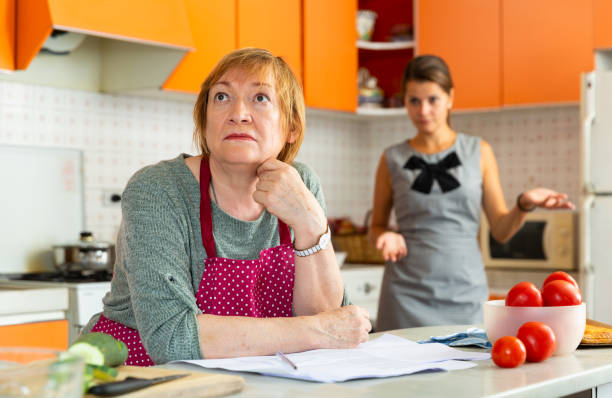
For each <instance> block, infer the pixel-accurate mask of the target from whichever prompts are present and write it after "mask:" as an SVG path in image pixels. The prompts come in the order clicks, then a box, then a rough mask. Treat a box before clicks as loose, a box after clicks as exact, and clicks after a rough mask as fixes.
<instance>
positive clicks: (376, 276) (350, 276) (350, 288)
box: [341, 265, 385, 324]
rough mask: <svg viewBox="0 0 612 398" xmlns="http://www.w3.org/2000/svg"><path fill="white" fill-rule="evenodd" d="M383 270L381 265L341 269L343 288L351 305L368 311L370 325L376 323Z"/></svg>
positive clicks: (353, 266)
mask: <svg viewBox="0 0 612 398" xmlns="http://www.w3.org/2000/svg"><path fill="white" fill-rule="evenodd" d="M384 269H385V268H384V266H381V265H370V266H367V265H364V266H357V265H345V266H344V267H343V268H342V269H341V273H342V279H343V280H344V286H345V288H346V290H347V292H348V294H349V297H350V299H351V301H352V303H353V304H355V305H358V306H360V307H364V308H365V309H367V310H368V312H369V313H370V319H371V320H372V324H375V323H376V314H377V310H378V297H379V296H380V287H381V284H382V277H383V272H384Z"/></svg>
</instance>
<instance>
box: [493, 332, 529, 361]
mask: <svg viewBox="0 0 612 398" xmlns="http://www.w3.org/2000/svg"><path fill="white" fill-rule="evenodd" d="M525 358H527V351H526V349H525V345H524V344H523V342H522V341H521V340H519V339H518V338H516V337H514V336H504V337H501V338H499V339H497V341H496V342H495V344H493V348H492V349H491V359H493V362H495V364H496V365H497V366H499V367H501V368H516V367H517V366H520V365H522V364H523V363H524V362H525Z"/></svg>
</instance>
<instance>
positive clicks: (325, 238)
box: [319, 231, 331, 249]
mask: <svg viewBox="0 0 612 398" xmlns="http://www.w3.org/2000/svg"><path fill="white" fill-rule="evenodd" d="M330 241H331V233H329V231H327V233H325V234H323V236H321V239H319V246H321V249H325V248H327V246H328V245H329V242H330Z"/></svg>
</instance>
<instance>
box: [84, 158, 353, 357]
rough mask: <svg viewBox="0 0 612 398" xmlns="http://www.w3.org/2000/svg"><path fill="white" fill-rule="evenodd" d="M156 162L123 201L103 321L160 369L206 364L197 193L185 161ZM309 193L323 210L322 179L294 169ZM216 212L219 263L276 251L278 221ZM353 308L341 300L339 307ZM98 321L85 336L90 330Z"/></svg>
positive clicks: (132, 184)
mask: <svg viewBox="0 0 612 398" xmlns="http://www.w3.org/2000/svg"><path fill="white" fill-rule="evenodd" d="M186 157H189V155H185V154H182V155H179V156H178V157H177V158H175V159H171V160H167V161H162V162H159V163H157V164H155V165H152V166H147V167H145V168H143V169H141V170H140V171H138V172H137V173H136V174H135V175H134V176H133V177H132V178H131V179H130V181H129V182H128V184H127V186H126V188H125V190H124V192H123V196H122V200H121V202H122V203H121V209H122V215H123V217H122V221H121V226H120V228H119V234H118V236H117V259H116V262H115V268H114V276H113V280H112V282H111V290H110V292H108V293H107V294H106V296H105V297H104V299H103V303H104V312H103V313H104V315H105V316H106V317H107V318H109V319H112V320H114V321H116V322H119V323H122V324H124V325H126V326H128V327H130V328H133V329H137V330H138V332H139V333H140V337H141V339H142V342H143V344H144V347H145V348H146V350H147V352H148V354H149V355H150V356H151V359H153V361H154V362H155V363H157V364H160V363H166V362H169V361H173V360H179V359H201V358H203V355H202V352H201V350H200V343H199V334H198V332H199V330H198V324H197V321H196V315H197V314H201V313H202V312H201V311H200V309H199V308H198V306H197V304H196V300H195V294H196V292H197V291H198V287H199V285H200V280H201V278H202V273H203V271H204V259H205V258H206V251H205V250H204V247H203V245H202V233H201V230H200V187H199V184H198V182H197V181H196V179H195V177H194V176H193V174H192V173H191V171H190V170H189V169H188V168H187V166H186V165H185V161H184V159H185V158H186ZM293 166H294V167H295V169H296V170H297V171H298V172H299V174H300V176H301V177H302V180H303V181H304V183H305V184H306V186H307V187H308V189H309V190H310V191H311V192H312V193H313V194H314V196H315V197H316V198H317V200H318V202H319V203H320V204H321V206H322V207H323V210H324V211H325V210H326V207H325V202H324V198H323V191H322V189H321V183H320V181H319V178H318V176H317V175H316V174H315V173H314V171H312V170H311V169H310V168H309V167H308V166H306V165H304V164H302V163H298V162H294V163H293ZM211 204H212V213H213V214H212V216H213V234H214V237H215V246H216V249H217V256H218V257H226V258H235V259H244V260H246V259H254V258H258V257H259V251H260V250H262V249H264V248H268V247H272V246H277V245H279V235H278V222H277V218H276V217H275V216H273V215H272V214H270V213H268V212H267V211H265V210H264V212H263V213H262V215H261V216H260V217H259V218H258V219H257V220H255V221H242V220H238V219H236V218H234V217H232V216H230V215H229V214H227V213H225V212H224V211H223V210H221V209H220V208H219V207H218V206H217V205H216V203H215V202H214V201H211ZM346 304H348V296H347V295H346V292H345V295H344V299H343V303H342V305H346ZM99 317H100V314H96V315H95V316H94V317H93V318H92V319H91V320H90V321H89V323H88V325H87V326H85V328H84V329H83V333H87V332H89V331H90V330H91V328H92V327H93V325H94V324H95V323H96V322H97V320H98V319H99Z"/></svg>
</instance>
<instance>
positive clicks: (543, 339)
mask: <svg viewBox="0 0 612 398" xmlns="http://www.w3.org/2000/svg"><path fill="white" fill-rule="evenodd" d="M516 337H517V338H518V339H519V340H521V341H522V342H523V344H524V345H525V349H526V350H527V361H529V362H540V361H544V360H545V359H548V358H549V357H550V356H551V355H552V354H554V352H555V349H556V348H557V338H556V336H555V333H554V332H553V330H552V329H551V328H550V326H548V325H546V324H544V323H542V322H527V323H524V324H523V325H522V326H521V327H520V328H519V330H518V332H517V333H516Z"/></svg>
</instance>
